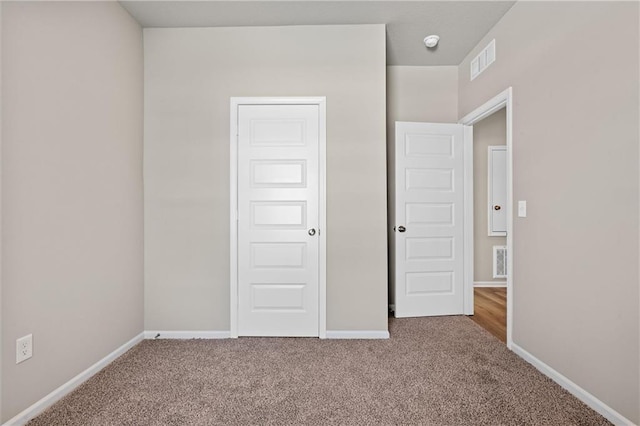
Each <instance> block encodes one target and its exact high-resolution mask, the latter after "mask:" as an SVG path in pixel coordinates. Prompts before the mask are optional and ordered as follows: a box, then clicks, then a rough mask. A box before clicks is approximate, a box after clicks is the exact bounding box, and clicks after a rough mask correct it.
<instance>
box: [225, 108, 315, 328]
mask: <svg viewBox="0 0 640 426" xmlns="http://www.w3.org/2000/svg"><path fill="white" fill-rule="evenodd" d="M241 105H317V106H318V151H319V152H318V173H319V176H318V210H319V211H318V237H319V242H318V243H319V245H318V275H319V276H318V293H319V294H318V336H319V337H320V338H321V339H325V338H326V337H327V214H326V213H327V210H326V206H327V196H326V181H327V177H326V176H327V173H326V163H327V155H326V151H327V150H326V145H327V108H326V97H324V96H305V97H232V98H231V102H230V106H231V110H230V111H231V114H230V123H229V129H230V133H229V141H230V143H229V181H230V192H229V201H230V202H229V245H230V251H229V258H230V268H229V278H230V280H229V302H230V303H229V314H230V315H229V332H230V333H229V334H230V337H231V338H237V337H238V108H239V107H240V106H241Z"/></svg>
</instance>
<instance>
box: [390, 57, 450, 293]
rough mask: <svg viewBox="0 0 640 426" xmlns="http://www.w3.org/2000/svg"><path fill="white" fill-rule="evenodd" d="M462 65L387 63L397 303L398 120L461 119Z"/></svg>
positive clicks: (391, 227) (391, 206) (391, 283)
mask: <svg viewBox="0 0 640 426" xmlns="http://www.w3.org/2000/svg"><path fill="white" fill-rule="evenodd" d="M457 115H458V67H457V66H451V67H420V66H389V67H387V199H388V200H387V202H388V205H389V206H390V208H389V223H388V227H387V230H388V238H389V261H388V263H389V284H390V285H389V303H390V304H394V294H393V293H394V291H395V290H394V285H395V281H394V274H395V271H394V256H395V247H394V233H393V227H394V226H396V225H397V224H396V223H395V217H394V216H395V209H394V208H393V206H394V205H395V131H396V130H395V122H396V121H423V122H430V123H455V122H457V121H458V118H457Z"/></svg>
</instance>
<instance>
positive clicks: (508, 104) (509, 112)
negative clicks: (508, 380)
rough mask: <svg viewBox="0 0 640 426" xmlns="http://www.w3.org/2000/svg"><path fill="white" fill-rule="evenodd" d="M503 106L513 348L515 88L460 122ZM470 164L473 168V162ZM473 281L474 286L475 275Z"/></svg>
mask: <svg viewBox="0 0 640 426" xmlns="http://www.w3.org/2000/svg"><path fill="white" fill-rule="evenodd" d="M501 108H505V109H506V116H507V117H506V127H507V135H506V137H507V206H509V208H508V209H507V348H509V349H511V346H512V345H513V338H512V332H513V88H512V87H509V88H507V89H506V90H504V91H503V92H501V93H499V94H498V95H496V96H494V97H493V98H491V99H490V100H488V101H487V102H485V103H484V104H482V105H480V106H479V107H478V108H476V109H474V110H473V111H471V112H470V113H469V114H467V115H465V116H464V117H463V118H462V119H460V120H459V121H458V123H460V124H464V125H465V126H473V125H474V124H475V123H477V122H479V121H480V120H483V119H485V118H487V117H488V116H490V115H491V114H493V113H494V112H496V111H498V110H499V109H501ZM465 164H467V165H469V164H468V163H465ZM469 166H470V167H471V168H472V167H473V164H470V165H469ZM465 168H466V167H465ZM471 281H472V282H471V287H472V288H473V277H471ZM467 284H469V283H467ZM472 291H473V290H472Z"/></svg>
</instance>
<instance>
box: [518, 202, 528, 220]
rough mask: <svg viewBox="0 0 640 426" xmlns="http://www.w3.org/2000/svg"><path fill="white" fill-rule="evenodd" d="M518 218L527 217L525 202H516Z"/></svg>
mask: <svg viewBox="0 0 640 426" xmlns="http://www.w3.org/2000/svg"><path fill="white" fill-rule="evenodd" d="M518 217H527V202H526V201H518Z"/></svg>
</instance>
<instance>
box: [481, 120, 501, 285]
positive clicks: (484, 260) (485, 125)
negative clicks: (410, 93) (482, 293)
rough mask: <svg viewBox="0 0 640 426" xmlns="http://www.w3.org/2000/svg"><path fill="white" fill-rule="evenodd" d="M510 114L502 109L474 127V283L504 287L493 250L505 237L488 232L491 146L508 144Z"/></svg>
mask: <svg viewBox="0 0 640 426" xmlns="http://www.w3.org/2000/svg"><path fill="white" fill-rule="evenodd" d="M506 120H507V114H506V110H505V109H501V110H500V111H497V112H495V113H493V114H491V115H490V116H489V117H487V118H485V119H484V120H482V121H480V122H478V123H476V124H474V125H473V281H475V282H477V281H480V282H496V283H500V284H504V283H505V282H506V281H505V280H504V279H498V278H493V246H505V245H507V239H506V237H490V236H489V231H488V220H489V212H488V209H487V203H488V196H489V195H488V193H489V190H488V180H489V179H488V174H489V173H488V170H489V154H488V150H489V146H492V145H506V144H507V125H506V124H507V121H506Z"/></svg>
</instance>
